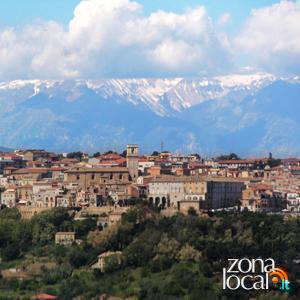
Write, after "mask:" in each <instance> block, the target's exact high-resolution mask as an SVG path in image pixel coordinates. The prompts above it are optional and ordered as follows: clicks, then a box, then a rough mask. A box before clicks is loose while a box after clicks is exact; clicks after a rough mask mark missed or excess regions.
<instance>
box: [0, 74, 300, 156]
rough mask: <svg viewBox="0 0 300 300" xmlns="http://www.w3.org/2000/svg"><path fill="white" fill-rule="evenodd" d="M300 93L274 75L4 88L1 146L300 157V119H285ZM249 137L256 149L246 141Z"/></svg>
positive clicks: (0, 86)
mask: <svg viewBox="0 0 300 300" xmlns="http://www.w3.org/2000/svg"><path fill="white" fill-rule="evenodd" d="M278 87H280V88H278ZM299 89H300V79H299V77H293V78H279V77H276V76H274V75H272V74H268V73H255V74H242V75H227V76H217V77H211V78H159V79H107V80H27V81H26V80H16V81H11V82H2V83H0V126H1V128H2V130H1V131H0V145H3V146H10V147H20V146H22V147H44V148H51V149H54V150H70V149H76V148H80V149H83V150H90V151H93V150H98V149H104V148H107V147H111V148H112V147H114V148H119V147H122V146H123V145H124V144H126V143H127V142H139V143H140V144H143V145H144V149H145V151H146V150H148V149H149V150H151V149H153V148H155V147H157V145H159V144H160V142H161V141H164V142H165V145H167V147H168V148H169V149H170V150H180V151H200V152H201V151H202V152H205V153H207V154H210V153H215V152H225V151H229V150H232V151H240V152H242V153H245V154H246V153H256V152H258V151H259V152H264V151H271V150H272V149H273V150H275V151H277V152H278V153H282V154H285V153H287V152H289V153H298V152H300V142H295V143H294V137H293V136H290V137H289V136H286V131H285V130H284V126H288V127H289V128H290V129H291V130H292V131H291V132H294V133H295V134H294V135H296V136H298V132H300V118H299V117H295V118H290V116H289V114H286V115H285V117H284V119H283V118H282V117H280V118H279V115H281V114H282V112H284V111H288V107H285V105H284V103H289V105H292V106H294V108H295V107H298V106H299V97H300V93H299ZM266 91H267V92H266ZM275 92H276V93H275ZM262 95H263V96H262ZM278 95H279V96H278ZM286 99H289V100H288V101H287V100H286ZM281 100H282V101H283V102H282V103H281ZM263 103H269V106H268V105H265V104H264V105H262V104H263ZM280 103H281V104H280ZM279 104H280V105H279ZM278 105H279V106H280V107H281V111H278V110H277V106H278ZM291 114H292V115H293V113H292V112H291ZM279 119H280V122H279ZM278 122H279V123H278ZM259 124H261V127H260V125H259ZM262 124H264V125H262ZM281 124H283V125H281ZM253 126H254V127H255V129H253V130H252V131H251V128H254V127H253ZM245 130H246V131H245ZM245 132H247V133H246V134H247V135H249V134H250V135H253V139H252V140H251V144H250V143H249V142H248V141H242V142H239V140H240V139H241V137H242V136H243V134H244V133H245ZM258 132H259V134H258ZM229 136H230V137H229ZM275 137H276V138H275ZM248 140H249V137H248ZM298 140H300V139H298ZM298 143H299V144H298ZM222 145H223V146H222ZM288 145H291V147H293V149H287V147H289V146H288Z"/></svg>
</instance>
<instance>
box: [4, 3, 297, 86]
mask: <svg viewBox="0 0 300 300" xmlns="http://www.w3.org/2000/svg"><path fill="white" fill-rule="evenodd" d="M0 66H1V68H0V80H1V81H4V80H13V79H33V78H41V79H59V78H62V79H68V78H112V77H166V76H168V77H178V76H208V75H219V74H227V73H239V72H249V71H252V72H256V71H260V72H271V73H276V74H283V75H298V74H299V71H300V1H298V0H296V1H289V0H281V1H274V0H243V1H241V0H203V1H200V0H176V1H174V0H164V1H162V0H136V1H133V0H63V1H62V0H48V1H46V0H44V1H40V0H26V1H20V0H1V1H0Z"/></svg>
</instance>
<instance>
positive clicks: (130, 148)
mask: <svg viewBox="0 0 300 300" xmlns="http://www.w3.org/2000/svg"><path fill="white" fill-rule="evenodd" d="M126 150H127V155H126V156H127V168H128V171H129V174H130V176H131V179H132V180H133V181H136V179H137V178H138V176H139V147H138V145H127V149H126Z"/></svg>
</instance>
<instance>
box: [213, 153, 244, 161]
mask: <svg viewBox="0 0 300 300" xmlns="http://www.w3.org/2000/svg"><path fill="white" fill-rule="evenodd" d="M240 159H241V158H240V157H239V156H238V155H237V154H235V153H230V154H229V155H220V156H218V157H217V160H240Z"/></svg>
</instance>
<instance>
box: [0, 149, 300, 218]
mask: <svg viewBox="0 0 300 300" xmlns="http://www.w3.org/2000/svg"><path fill="white" fill-rule="evenodd" d="M155 154H156V155H148V156H146V155H139V149H138V146H137V145H128V146H127V149H126V154H122V155H119V154H117V153H113V152H108V153H106V154H103V155H101V154H100V153H99V155H96V156H94V157H89V156H88V155H84V154H83V155H82V156H81V157H80V159H78V158H70V155H69V156H68V155H67V154H56V153H51V152H48V151H45V150H36V149H35V150H32V149H27V150H16V151H14V152H13V153H0V203H1V207H10V208H11V207H18V208H19V209H20V211H21V213H22V215H23V216H24V217H31V216H32V215H33V214H35V213H38V212H40V211H42V210H44V209H49V208H53V207H67V208H74V209H75V208H76V209H77V210H81V212H88V211H91V212H93V214H97V212H99V213H98V214H99V215H101V214H103V208H105V207H106V208H109V209H108V212H109V214H108V216H107V217H109V215H110V214H112V215H113V214H115V215H117V218H119V215H120V214H119V213H118V210H117V208H119V211H121V212H123V210H122V209H121V208H125V207H128V206H129V205H130V203H131V200H132V199H145V200H148V201H149V202H150V203H152V204H153V205H156V206H159V207H160V208H161V209H162V210H164V211H165V212H176V211H182V212H187V211H188V210H189V209H191V208H192V209H194V210H196V211H197V212H206V211H210V210H220V209H226V210H229V209H239V210H250V211H254V212H261V211H265V212H292V213H297V212H300V159H297V158H289V159H283V160H281V162H280V163H279V164H278V163H277V164H276V166H273V167H271V166H270V165H269V164H270V162H272V158H271V157H268V158H252V159H238V160H233V159H231V160H220V159H203V158H201V157H200V156H199V155H177V154H172V153H170V152H162V153H155ZM111 207H114V208H115V209H114V210H112V209H111ZM107 222H108V223H109V221H108V220H107Z"/></svg>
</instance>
